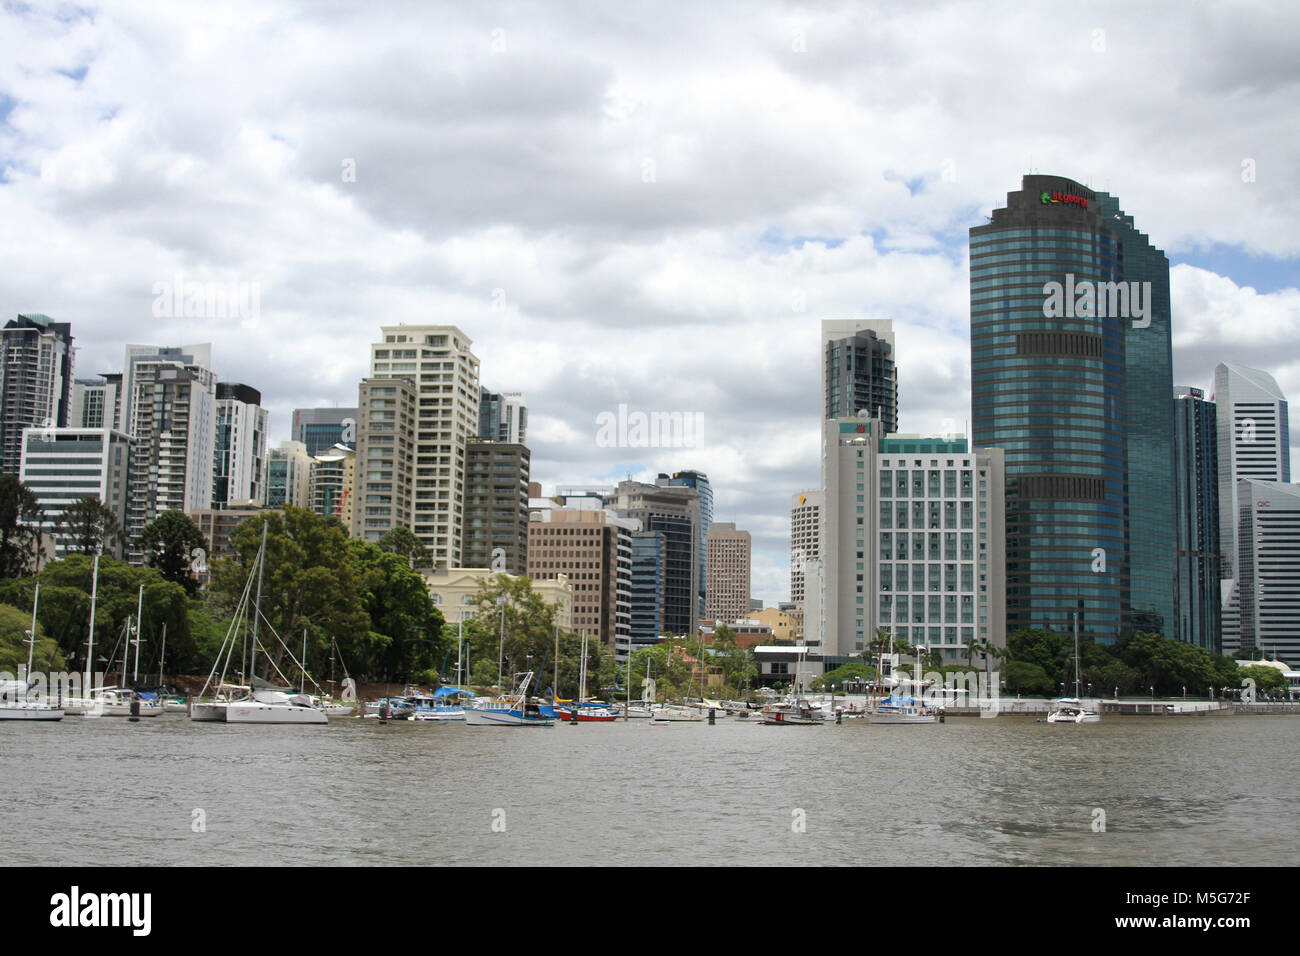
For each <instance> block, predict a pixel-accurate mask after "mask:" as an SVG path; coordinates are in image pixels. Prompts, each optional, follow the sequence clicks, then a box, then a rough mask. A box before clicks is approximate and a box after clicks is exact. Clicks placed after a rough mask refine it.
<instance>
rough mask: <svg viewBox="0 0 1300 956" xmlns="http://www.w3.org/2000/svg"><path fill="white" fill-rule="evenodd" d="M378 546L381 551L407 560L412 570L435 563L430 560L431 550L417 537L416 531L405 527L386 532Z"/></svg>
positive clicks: (401, 526) (400, 526) (399, 526)
mask: <svg viewBox="0 0 1300 956" xmlns="http://www.w3.org/2000/svg"><path fill="white" fill-rule="evenodd" d="M378 544H379V548H380V550H381V551H387V552H388V553H390V554H397V555H401V556H402V557H403V558H405V559H406V563H407V566H408V567H410V568H412V569H415V568H427V567H431V566H432V565H433V561H432V560H431V559H430V558H429V550H428V549H427V548H426V547H425V546H424V543H423V542H421V541H420V539H419V538H417V537H416V536H415V532H414V531H412V530H411V529H410V528H407V527H404V526H403V525H398V526H397V527H396V528H393V529H392V530H390V531H387V532H385V534H384V536H383V537H382V538H380V539H379V542H378Z"/></svg>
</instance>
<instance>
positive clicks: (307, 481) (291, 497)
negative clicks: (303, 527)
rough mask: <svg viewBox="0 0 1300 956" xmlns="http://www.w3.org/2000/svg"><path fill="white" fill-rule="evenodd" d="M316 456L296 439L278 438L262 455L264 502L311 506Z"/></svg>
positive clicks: (276, 505)
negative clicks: (272, 446)
mask: <svg viewBox="0 0 1300 956" xmlns="http://www.w3.org/2000/svg"><path fill="white" fill-rule="evenodd" d="M315 465H316V459H314V458H312V456H311V455H309V454H307V446H306V445H304V444H303V443H302V442H300V441H282V442H280V447H279V448H273V449H271V450H270V451H269V452H267V456H266V506H267V507H268V508H283V507H284V506H285V505H290V506H291V507H294V508H311V504H312V502H311V485H312V469H313V468H314V467H315Z"/></svg>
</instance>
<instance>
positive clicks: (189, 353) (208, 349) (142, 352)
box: [113, 342, 212, 435]
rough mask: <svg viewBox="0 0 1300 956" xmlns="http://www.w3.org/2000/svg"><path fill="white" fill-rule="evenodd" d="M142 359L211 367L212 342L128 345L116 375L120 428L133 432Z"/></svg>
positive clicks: (118, 428) (144, 360)
mask: <svg viewBox="0 0 1300 956" xmlns="http://www.w3.org/2000/svg"><path fill="white" fill-rule="evenodd" d="M141 362H172V363H174V364H179V365H192V366H195V367H198V368H205V369H209V370H211V368H212V343H211V342H204V343H202V344H197V345H180V346H159V345H128V346H127V347H126V354H125V356H124V358H123V360H122V371H121V372H120V373H118V374H117V375H115V376H113V378H116V379H117V380H118V381H119V382H120V383H121V384H120V388H119V394H120V400H119V401H118V403H117V412H118V423H117V426H116V427H117V430H118V431H120V432H125V433H126V434H128V435H129V434H131V428H132V423H133V422H134V418H135V410H134V402H135V395H136V366H138V365H139V364H140V363H141Z"/></svg>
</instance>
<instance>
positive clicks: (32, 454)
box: [19, 428, 131, 559]
mask: <svg viewBox="0 0 1300 956" xmlns="http://www.w3.org/2000/svg"><path fill="white" fill-rule="evenodd" d="M22 448H23V453H22V462H21V464H20V469H19V471H20V473H19V480H21V481H22V483H23V484H24V485H26V486H27V487H28V488H29V489H30V490H31V492H32V493H33V494H34V495H36V500H37V501H38V502H40V506H41V510H42V511H43V512H44V520H43V522H42V524H41V531H42V533H43V534H48V535H52V536H53V537H54V556H55V557H58V558H62V557H64V556H65V555H67V554H68V553H69V550H70V549H71V547H72V545H71V542H69V541H68V540H66V539H65V538H64V537H63V536H62V535H60V534H58V533H57V529H58V525H59V518H60V517H61V516H62V514H63V513H64V511H66V510H67V508H68V506H69V505H71V504H73V503H74V502H76V501H77V500H78V499H79V498H84V497H93V498H97V499H99V501H100V503H102V504H103V505H105V506H106V507H107V508H108V510H109V511H111V512H112V513H113V516H114V518H115V519H116V521H117V524H118V527H119V528H120V529H124V528H125V527H126V523H127V503H128V501H129V498H130V494H129V492H130V468H131V440H130V439H129V438H128V437H127V436H126V435H123V434H122V433H121V432H117V431H113V430H112V429H109V428H28V429H26V430H25V431H24V432H23V446H22ZM123 545H124V542H123V541H121V540H118V541H114V542H113V543H112V545H111V550H110V551H109V552H108V553H110V554H112V555H113V557H116V558H118V559H120V558H121V557H122V554H123Z"/></svg>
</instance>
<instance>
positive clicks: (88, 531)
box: [54, 495, 124, 554]
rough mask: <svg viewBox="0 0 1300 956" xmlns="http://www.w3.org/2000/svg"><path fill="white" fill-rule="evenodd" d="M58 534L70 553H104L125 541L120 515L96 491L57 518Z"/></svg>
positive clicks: (56, 528)
mask: <svg viewBox="0 0 1300 956" xmlns="http://www.w3.org/2000/svg"><path fill="white" fill-rule="evenodd" d="M54 536H55V540H57V541H58V543H59V544H60V545H62V547H63V549H64V551H65V553H67V554H101V553H104V552H108V551H113V550H114V549H115V548H116V547H117V546H119V545H121V544H122V543H123V541H124V537H123V533H122V524H121V522H120V521H118V520H117V515H115V514H114V513H113V509H112V508H109V507H108V506H107V505H105V504H104V503H103V502H102V501H100V500H99V498H98V496H96V495H85V496H84V497H81V498H78V499H77V500H76V501H74V502H73V503H72V504H70V505H68V507H67V510H65V511H64V512H63V513H62V514H60V515H59V516H58V517H57V518H56V519H55V521H54Z"/></svg>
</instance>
